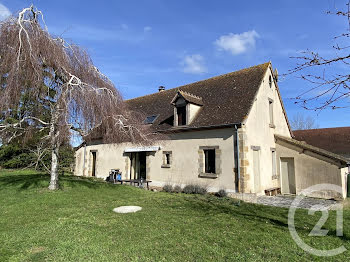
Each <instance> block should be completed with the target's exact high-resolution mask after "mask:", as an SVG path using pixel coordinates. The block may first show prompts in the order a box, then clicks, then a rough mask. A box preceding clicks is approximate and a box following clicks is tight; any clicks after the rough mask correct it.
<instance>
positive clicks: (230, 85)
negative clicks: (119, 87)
mask: <svg viewBox="0 0 350 262" xmlns="http://www.w3.org/2000/svg"><path fill="white" fill-rule="evenodd" d="M269 65H270V63H269V62H268V63H264V64H261V65H257V66H253V67H249V68H246V69H242V70H239V71H235V72H232V73H228V74H225V75H221V76H217V77H213V78H209V79H206V80H202V81H199V82H195V83H192V84H188V85H184V86H180V87H177V88H172V89H169V90H165V91H162V92H157V93H154V94H150V95H146V96H142V97H137V98H134V99H130V100H127V101H126V103H127V105H128V106H129V108H130V109H131V110H135V111H138V112H142V113H143V114H145V116H151V115H159V116H158V118H157V119H156V121H155V122H154V123H153V124H152V125H153V127H154V128H155V129H156V130H159V131H160V130H169V129H175V128H174V127H172V123H173V117H174V106H173V105H172V104H171V102H172V99H173V98H174V97H175V95H176V94H177V92H179V91H180V92H181V94H183V96H186V97H184V98H185V99H188V100H191V99H195V100H196V102H197V104H198V103H199V102H200V103H201V104H203V106H202V108H201V110H200V112H199V113H198V115H197V116H196V118H195V119H194V120H193V121H192V122H191V123H190V124H189V125H188V126H187V128H200V127H208V126H222V125H230V124H239V123H242V122H243V121H244V119H245V118H246V117H247V115H248V114H249V110H250V108H251V106H252V104H253V102H254V99H255V96H256V93H257V91H258V89H259V87H260V85H261V82H262V80H263V77H264V75H265V73H266V71H267V69H268V68H269ZM190 102H191V101H190Z"/></svg>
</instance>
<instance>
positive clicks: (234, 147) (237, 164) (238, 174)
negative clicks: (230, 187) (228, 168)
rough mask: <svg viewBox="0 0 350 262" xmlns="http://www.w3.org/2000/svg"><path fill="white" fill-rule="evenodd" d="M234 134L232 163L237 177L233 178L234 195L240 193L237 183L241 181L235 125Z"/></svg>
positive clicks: (236, 128)
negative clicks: (233, 162)
mask: <svg viewBox="0 0 350 262" xmlns="http://www.w3.org/2000/svg"><path fill="white" fill-rule="evenodd" d="M234 127H235V132H234V139H233V152H236V154H234V161H235V167H236V168H237V172H236V174H237V176H236V178H235V186H236V193H238V192H239V191H240V186H239V184H240V183H239V182H240V180H241V170H240V163H239V137H238V126H237V125H235V126H234Z"/></svg>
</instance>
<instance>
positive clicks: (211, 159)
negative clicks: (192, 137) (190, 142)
mask: <svg viewBox="0 0 350 262" xmlns="http://www.w3.org/2000/svg"><path fill="white" fill-rule="evenodd" d="M198 154H199V158H198V161H199V167H198V173H199V177H204V178H217V177H218V175H219V174H221V150H220V149H219V146H200V147H199V150H198Z"/></svg>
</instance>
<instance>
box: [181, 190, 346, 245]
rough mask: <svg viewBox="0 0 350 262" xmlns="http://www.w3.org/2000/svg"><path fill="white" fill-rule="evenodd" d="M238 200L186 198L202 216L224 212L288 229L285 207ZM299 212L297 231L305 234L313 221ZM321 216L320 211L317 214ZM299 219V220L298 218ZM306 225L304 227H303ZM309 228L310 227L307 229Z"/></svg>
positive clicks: (311, 226)
mask: <svg viewBox="0 0 350 262" xmlns="http://www.w3.org/2000/svg"><path fill="white" fill-rule="evenodd" d="M237 201H238V200H234V199H220V198H216V197H213V196H196V197H194V198H186V202H187V203H188V204H189V205H190V206H191V208H193V209H195V210H196V211H199V212H203V216H204V217H208V216H210V215H211V214H217V213H225V214H228V215H232V216H234V217H237V218H241V219H243V220H249V221H256V222H259V224H261V223H262V224H265V223H269V224H272V225H274V226H276V227H279V228H281V229H282V230H289V229H288V212H289V210H288V209H286V208H277V207H269V206H262V205H257V204H250V203H249V204H248V203H244V202H241V204H240V205H237ZM300 212H305V214H299V215H300V216H301V217H300V219H301V220H302V221H303V225H300V226H297V225H295V227H296V229H297V232H301V233H302V234H303V235H305V236H307V235H308V234H309V233H310V231H311V229H312V228H313V227H314V226H315V224H314V222H317V219H316V220H315V221H313V220H312V221H311V220H310V221H308V215H307V211H306V210H301V211H300ZM319 215H320V216H321V213H320V214H319ZM300 219H299V220H300ZM305 226H306V228H305ZM307 228H311V229H307ZM325 229H328V230H329V232H328V236H334V237H335V238H340V239H341V240H343V241H350V237H349V235H348V234H346V233H345V232H344V235H343V236H341V237H338V236H336V231H335V230H334V229H330V228H327V227H325Z"/></svg>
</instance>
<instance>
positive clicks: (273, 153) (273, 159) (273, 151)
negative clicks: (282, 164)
mask: <svg viewBox="0 0 350 262" xmlns="http://www.w3.org/2000/svg"><path fill="white" fill-rule="evenodd" d="M271 157H272V179H276V178H277V167H276V149H275V148H271Z"/></svg>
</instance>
